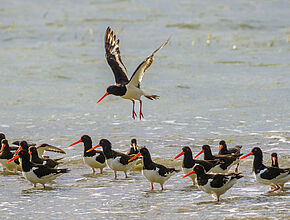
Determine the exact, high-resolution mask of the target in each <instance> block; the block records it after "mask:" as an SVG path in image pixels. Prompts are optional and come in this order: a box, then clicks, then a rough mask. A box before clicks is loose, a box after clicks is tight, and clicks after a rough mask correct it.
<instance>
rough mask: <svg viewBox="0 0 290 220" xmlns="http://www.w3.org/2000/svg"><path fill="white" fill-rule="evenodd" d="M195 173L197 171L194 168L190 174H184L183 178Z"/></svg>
mask: <svg viewBox="0 0 290 220" xmlns="http://www.w3.org/2000/svg"><path fill="white" fill-rule="evenodd" d="M193 173H195V171H194V170H193V171H191V172H189V173H188V174H186V175H184V176H183V177H182V179H183V178H185V177H187V176H189V175H191V174H193Z"/></svg>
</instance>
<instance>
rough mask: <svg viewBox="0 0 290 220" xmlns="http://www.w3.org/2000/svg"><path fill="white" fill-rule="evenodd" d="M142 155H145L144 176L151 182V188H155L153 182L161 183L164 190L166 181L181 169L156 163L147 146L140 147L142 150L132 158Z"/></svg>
mask: <svg viewBox="0 0 290 220" xmlns="http://www.w3.org/2000/svg"><path fill="white" fill-rule="evenodd" d="M139 156H142V157H143V169H142V174H143V176H144V177H145V178H146V179H147V180H148V181H149V182H150V183H151V189H152V190H153V189H154V186H153V184H154V183H159V184H160V186H161V190H163V189H164V188H163V185H164V183H165V182H166V181H167V180H168V179H169V178H170V177H171V176H173V175H174V174H175V173H176V172H179V170H176V169H175V168H167V167H165V166H163V165H161V164H157V163H154V162H153V161H152V159H151V155H150V153H149V150H148V149H147V148H146V147H143V148H141V149H140V152H139V153H138V154H137V155H135V156H134V157H133V158H132V159H131V160H133V159H135V158H137V157H139Z"/></svg>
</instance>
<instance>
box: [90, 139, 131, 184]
mask: <svg viewBox="0 0 290 220" xmlns="http://www.w3.org/2000/svg"><path fill="white" fill-rule="evenodd" d="M100 146H101V147H102V148H103V152H104V154H105V157H106V163H107V165H108V167H110V169H112V170H113V171H114V173H115V179H117V171H123V172H124V173H125V177H126V178H128V176H127V171H129V170H131V169H132V168H133V166H134V165H135V164H136V161H129V160H130V159H131V158H132V156H129V155H127V154H123V153H121V152H118V151H114V150H112V144H111V142H110V141H109V140H107V139H101V140H100V142H99V144H98V145H97V146H95V147H93V148H91V149H89V150H87V152H90V151H92V150H94V149H95V148H97V147H100Z"/></svg>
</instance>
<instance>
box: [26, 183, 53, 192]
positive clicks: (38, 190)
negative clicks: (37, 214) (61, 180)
mask: <svg viewBox="0 0 290 220" xmlns="http://www.w3.org/2000/svg"><path fill="white" fill-rule="evenodd" d="M54 189H55V187H52V186H45V188H43V186H41V185H37V186H36V187H32V188H29V189H24V190H22V193H23V194H30V193H37V192H45V191H51V190H54Z"/></svg>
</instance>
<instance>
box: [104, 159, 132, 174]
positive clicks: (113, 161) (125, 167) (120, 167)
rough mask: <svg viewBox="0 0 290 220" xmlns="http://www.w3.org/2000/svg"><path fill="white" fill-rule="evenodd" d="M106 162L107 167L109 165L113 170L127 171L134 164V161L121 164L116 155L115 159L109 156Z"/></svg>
mask: <svg viewBox="0 0 290 220" xmlns="http://www.w3.org/2000/svg"><path fill="white" fill-rule="evenodd" d="M106 163H107V165H108V167H110V168H111V169H112V170H114V171H128V170H130V169H131V168H132V167H133V166H134V164H135V161H133V162H131V163H129V164H126V165H123V164H121V163H120V157H116V158H115V159H112V158H110V159H108V160H106Z"/></svg>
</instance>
